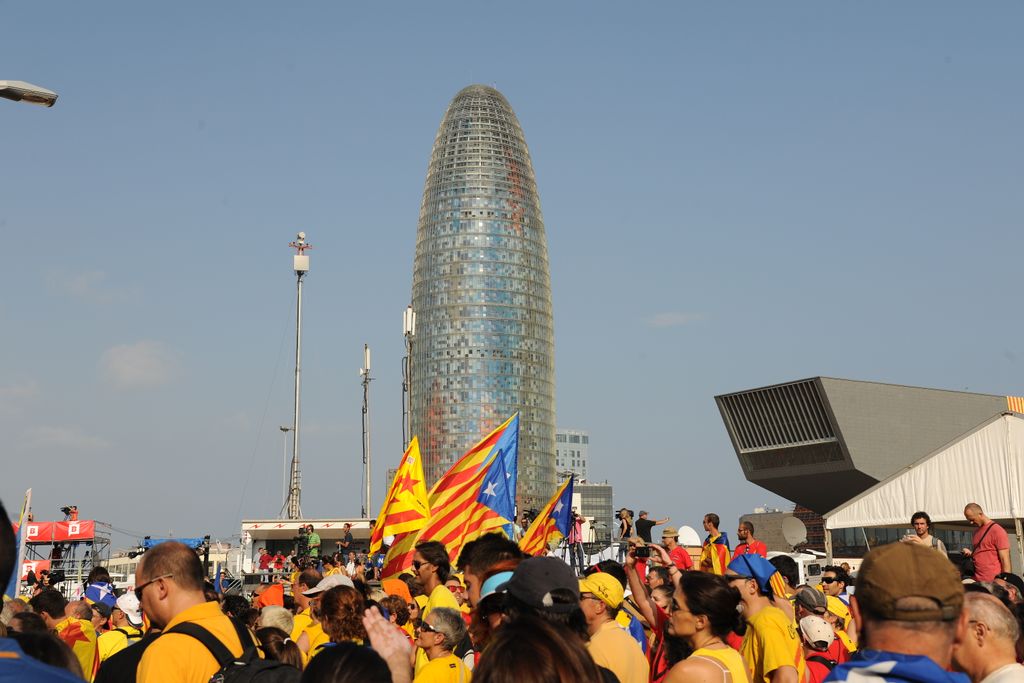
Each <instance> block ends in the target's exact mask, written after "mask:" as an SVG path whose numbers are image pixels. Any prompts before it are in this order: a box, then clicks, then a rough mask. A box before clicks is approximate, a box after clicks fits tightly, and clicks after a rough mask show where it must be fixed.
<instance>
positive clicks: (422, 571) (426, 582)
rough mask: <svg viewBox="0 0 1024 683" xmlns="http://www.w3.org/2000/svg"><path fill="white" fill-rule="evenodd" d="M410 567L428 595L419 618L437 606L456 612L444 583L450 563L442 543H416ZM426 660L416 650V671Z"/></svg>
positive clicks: (456, 606) (453, 597)
mask: <svg viewBox="0 0 1024 683" xmlns="http://www.w3.org/2000/svg"><path fill="white" fill-rule="evenodd" d="M412 567H413V571H415V572H416V578H418V579H419V581H420V585H421V586H423V592H424V593H425V594H426V595H427V596H428V597H427V604H426V605H425V606H424V607H423V610H422V612H421V613H420V619H421V620H426V618H427V616H428V615H429V614H430V613H431V612H432V611H434V610H435V609H437V608H439V607H449V608H451V609H453V610H455V611H456V612H458V611H459V602H458V601H457V600H456V599H455V596H454V595H452V592H451V591H450V590H448V587H447V586H446V585H445V582H446V581H448V574H449V573H450V572H451V568H452V565H451V561H450V560H449V559H448V549H447V548H445V547H444V544H443V543H440V542H439V541H425V542H423V543H418V544H417V545H416V551H415V552H414V553H413V556H412ZM427 661H428V660H427V656H426V654H424V652H423V650H422V649H421V650H417V652H416V673H419V672H420V670H421V669H422V668H423V667H424V666H426V665H427Z"/></svg>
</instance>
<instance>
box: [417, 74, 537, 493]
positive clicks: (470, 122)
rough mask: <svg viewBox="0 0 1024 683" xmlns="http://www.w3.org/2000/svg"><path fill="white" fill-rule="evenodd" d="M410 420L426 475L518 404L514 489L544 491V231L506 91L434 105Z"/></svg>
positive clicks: (475, 88) (473, 89)
mask: <svg viewBox="0 0 1024 683" xmlns="http://www.w3.org/2000/svg"><path fill="white" fill-rule="evenodd" d="M412 306H413V309H414V310H415V312H416V333H415V337H414V341H413V350H412V369H411V375H412V381H411V404H412V409H411V417H410V422H411V427H412V433H413V434H415V435H417V436H418V437H419V443H420V451H421V453H422V456H423V463H424V474H425V475H426V478H427V484H428V486H429V485H432V484H433V483H434V482H436V481H437V479H438V478H439V477H440V476H441V475H442V474H444V472H445V471H446V470H447V469H448V468H449V467H450V466H451V464H452V463H453V462H455V460H456V459H457V458H459V457H460V456H461V455H462V454H463V453H465V452H466V450H468V449H469V448H470V447H471V446H472V445H473V444H474V443H476V442H477V441H479V440H480V438H481V437H483V436H484V435H486V434H487V433H488V432H490V431H491V430H493V429H494V428H495V427H497V426H499V425H500V424H501V423H502V422H503V421H504V420H506V419H507V418H509V417H510V416H511V415H512V414H513V413H515V412H517V411H518V412H519V413H520V418H519V419H520V422H519V476H518V498H519V505H520V508H521V509H526V508H533V507H536V508H540V507H542V506H543V505H544V503H546V502H547V501H548V499H549V498H550V497H551V495H552V494H553V493H554V490H555V353H554V323H553V320H552V312H551V278H550V274H549V268H548V252H547V237H546V235H545V232H544V220H543V217H542V215H541V209H540V199H539V197H538V195H537V184H536V181H535V179H534V173H533V165H532V162H531V161H530V153H529V151H528V150H527V147H526V140H525V138H524V137H523V131H522V128H521V127H520V126H519V121H518V120H517V119H516V115H515V114H514V113H513V112H512V107H511V106H509V103H508V101H507V100H506V99H505V98H504V97H503V96H502V94H501V93H499V92H498V91H497V90H495V89H494V88H490V87H487V86H483V85H471V86H469V87H467V88H465V89H463V90H462V91H460V92H459V93H458V94H457V95H456V96H455V99H453V100H452V102H451V104H449V105H448V110H447V111H446V112H445V114H444V117H443V118H442V120H441V125H440V127H439V128H438V131H437V137H436V138H435V139H434V148H433V152H432V154H431V158H430V165H429V167H428V169H427V180H426V184H425V186H424V189H423V202H422V204H421V205H420V217H419V227H418V229H417V233H416V257H415V263H414V269H413V282H412Z"/></svg>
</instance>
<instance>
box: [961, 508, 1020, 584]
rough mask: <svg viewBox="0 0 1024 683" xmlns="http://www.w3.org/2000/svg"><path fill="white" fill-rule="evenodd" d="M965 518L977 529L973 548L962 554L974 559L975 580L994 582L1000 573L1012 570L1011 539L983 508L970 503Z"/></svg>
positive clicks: (965, 509)
mask: <svg viewBox="0 0 1024 683" xmlns="http://www.w3.org/2000/svg"><path fill="white" fill-rule="evenodd" d="M964 518H965V519H966V520H967V521H968V522H970V524H971V526H974V527H977V529H975V531H974V536H973V537H972V538H971V547H970V548H964V549H963V550H962V551H961V552H963V554H964V555H966V556H967V557H973V558H974V580H975V581H992V580H994V579H995V578H996V575H997V574H999V573H1000V572H1008V571H1011V569H1010V539H1009V537H1008V536H1007V534H1006V530H1005V529H1004V528H1003V527H1001V526H1000V525H999V524H996V523H995V522H993V521H992V520H991V519H989V518H988V515H986V514H985V511H984V510H982V509H981V506H980V505H978V504H977V503H970V504H968V505H967V507H965V508H964Z"/></svg>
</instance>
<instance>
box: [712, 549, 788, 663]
mask: <svg viewBox="0 0 1024 683" xmlns="http://www.w3.org/2000/svg"><path fill="white" fill-rule="evenodd" d="M776 571H777V570H776V569H775V566H774V565H772V563H771V562H769V561H768V560H766V559H764V558H763V557H761V556H760V555H740V556H739V557H737V558H736V559H735V560H733V561H732V562H730V563H729V567H728V569H726V572H725V578H726V579H728V580H729V584H730V585H732V586H734V587H735V588H736V589H737V590H739V592H740V598H741V599H742V601H743V618H744V619H745V620H746V622H747V632H746V634H745V635H744V636H743V643H742V645H740V655H742V657H743V661H744V662H745V663H746V665H747V670H748V671H750V672H751V677H750V680H751V683H800V681H803V680H804V678H805V676H806V671H807V662H806V661H805V660H804V653H803V647H802V646H801V644H800V636H799V634H797V632H796V626H795V625H794V623H793V618H792V616H790V615H787V614H786V612H784V611H783V610H781V609H779V608H778V607H776V606H775V604H774V597H775V591H776V590H777V589H776V588H775V587H773V583H774V584H775V585H776V586H779V585H782V583H781V578H779V579H777V578H775V576H773V575H776ZM781 598H782V599H781V600H780V602H783V601H784V602H786V603H788V602H789V601H788V600H785V594H782V596H781Z"/></svg>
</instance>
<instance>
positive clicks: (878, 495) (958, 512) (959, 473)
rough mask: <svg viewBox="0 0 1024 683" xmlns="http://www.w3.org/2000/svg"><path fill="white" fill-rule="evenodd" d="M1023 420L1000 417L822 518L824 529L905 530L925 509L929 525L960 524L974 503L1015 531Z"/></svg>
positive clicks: (1022, 487)
mask: <svg viewBox="0 0 1024 683" xmlns="http://www.w3.org/2000/svg"><path fill="white" fill-rule="evenodd" d="M1022 472H1024V416H1021V415H1018V414H1017V413H1004V414H1003V415H999V416H996V417H994V418H992V419H991V420H989V421H987V422H985V423H983V424H982V425H980V426H979V427H977V428H975V429H974V430H972V431H970V432H968V433H966V434H964V435H963V436H961V437H959V438H957V439H956V440H955V441H952V442H950V443H948V444H946V445H945V446H943V447H941V448H939V449H938V450H937V451H935V452H933V453H931V454H930V455H927V456H925V457H924V458H922V459H921V460H919V461H917V462H916V463H914V464H913V465H910V466H909V467H908V468H906V469H905V470H902V471H900V472H897V473H896V474H894V475H893V476H891V477H889V478H888V479H885V480H884V481H881V482H879V483H877V484H875V485H874V486H873V487H871V488H870V489H868V490H867V491H865V492H864V493H862V494H860V495H859V496H857V497H856V498H854V499H852V500H850V501H849V502H847V503H846V504H844V505H842V506H841V507H838V508H836V509H835V510H832V511H831V512H829V513H828V514H827V515H825V528H826V529H828V530H832V529H847V528H851V527H881V526H897V525H898V526H906V525H907V523H908V522H909V521H910V515H912V514H913V513H914V512H916V511H918V510H924V511H926V512H927V513H928V514H929V516H931V518H932V521H933V522H952V521H956V522H961V523H963V522H964V506H965V505H967V504H968V503H978V504H979V505H981V507H982V508H983V509H984V510H985V514H986V515H988V516H989V517H990V518H991V519H994V520H997V521H1000V522H1002V523H1004V524H1006V523H1007V522H1008V523H1009V524H1008V525H1009V526H1011V527H1017V526H1018V524H1019V521H1018V520H1020V518H1021V517H1022V516H1024V481H1022V478H1021V474H1022Z"/></svg>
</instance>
